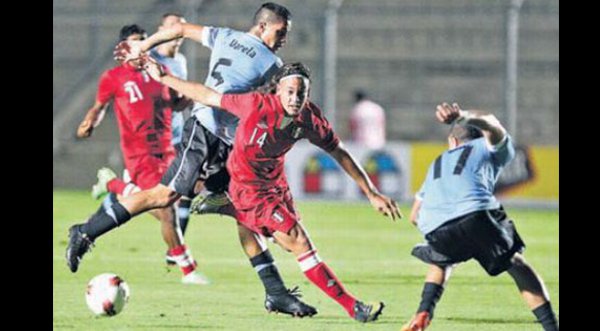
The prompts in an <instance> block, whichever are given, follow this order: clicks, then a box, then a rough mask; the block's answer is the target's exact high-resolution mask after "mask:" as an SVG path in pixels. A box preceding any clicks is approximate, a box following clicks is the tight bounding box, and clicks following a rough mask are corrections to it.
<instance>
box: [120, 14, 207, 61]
mask: <svg viewBox="0 0 600 331" xmlns="http://www.w3.org/2000/svg"><path fill="white" fill-rule="evenodd" d="M203 29H204V26H202V25H198V24H189V23H176V24H174V25H173V26H171V27H168V28H164V29H160V30H158V31H156V33H154V34H153V35H151V36H150V37H148V38H146V39H144V40H132V41H122V42H120V43H118V44H117V46H115V50H114V52H113V56H114V58H115V60H116V61H118V62H127V61H129V60H133V59H137V58H139V57H140V56H142V55H143V54H144V53H145V52H147V51H148V50H149V49H151V48H152V47H155V46H157V45H160V44H162V43H165V42H167V41H171V40H173V39H178V38H186V39H192V40H194V41H196V42H199V43H201V42H202V31H203Z"/></svg>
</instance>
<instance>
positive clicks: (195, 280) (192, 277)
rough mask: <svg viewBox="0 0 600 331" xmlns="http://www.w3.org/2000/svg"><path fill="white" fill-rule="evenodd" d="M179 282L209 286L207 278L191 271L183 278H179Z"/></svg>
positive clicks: (198, 272)
mask: <svg viewBox="0 0 600 331" xmlns="http://www.w3.org/2000/svg"><path fill="white" fill-rule="evenodd" d="M181 282H182V283H183V284H193V285H208V284H210V279H208V277H206V276H205V275H204V274H202V273H201V272H200V271H192V272H190V273H189V274H187V275H185V276H183V277H182V278H181Z"/></svg>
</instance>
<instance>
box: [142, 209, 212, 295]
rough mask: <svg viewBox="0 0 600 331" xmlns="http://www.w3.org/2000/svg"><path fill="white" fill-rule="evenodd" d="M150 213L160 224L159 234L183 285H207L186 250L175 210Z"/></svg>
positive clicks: (152, 211) (207, 281) (206, 279)
mask: <svg viewBox="0 0 600 331" xmlns="http://www.w3.org/2000/svg"><path fill="white" fill-rule="evenodd" d="M150 213H151V214H152V215H153V216H154V217H156V219H158V220H159V221H160V222H161V233H162V236H163V239H164V241H165V243H167V246H168V247H169V251H168V252H169V254H170V255H171V256H172V258H173V260H174V261H175V263H176V264H177V265H178V266H179V268H180V269H181V272H182V273H183V278H182V279H181V281H182V282H183V283H184V284H200V285H206V284H209V283H210V281H209V279H208V278H207V277H206V276H204V275H203V274H202V273H200V272H199V271H197V270H196V265H197V264H196V261H195V260H194V258H193V257H192V255H191V253H190V251H189V250H188V249H187V247H186V245H185V243H184V241H183V236H182V235H181V231H180V230H179V228H178V227H177V223H176V221H175V210H174V209H173V207H172V206H170V207H166V208H160V209H154V210H151V211H150Z"/></svg>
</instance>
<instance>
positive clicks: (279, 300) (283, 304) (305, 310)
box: [265, 286, 317, 318]
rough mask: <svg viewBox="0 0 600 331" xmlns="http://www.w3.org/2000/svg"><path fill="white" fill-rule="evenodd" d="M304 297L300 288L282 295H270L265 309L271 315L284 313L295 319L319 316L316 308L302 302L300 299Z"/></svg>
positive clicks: (266, 300)
mask: <svg viewBox="0 0 600 331" xmlns="http://www.w3.org/2000/svg"><path fill="white" fill-rule="evenodd" d="M301 296H302V295H301V294H300V291H299V290H298V286H296V287H294V288H293V289H291V290H289V289H288V291H287V293H285V294H281V295H269V294H267V297H266V299H265V309H267V311H268V312H269V313H272V312H276V313H283V314H288V315H292V316H294V317H300V318H302V317H305V316H309V317H311V316H313V315H316V314H317V310H316V309H315V307H312V306H309V305H307V304H305V303H304V302H302V301H301V300H300V299H299V297H301Z"/></svg>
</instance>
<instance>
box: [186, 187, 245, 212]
mask: <svg viewBox="0 0 600 331" xmlns="http://www.w3.org/2000/svg"><path fill="white" fill-rule="evenodd" d="M190 214H200V215H202V214H220V215H228V216H231V217H235V207H233V203H231V200H229V197H228V196H227V194H225V193H224V192H223V193H208V195H206V196H200V195H199V196H197V197H196V198H194V200H192V205H191V206H190Z"/></svg>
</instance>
